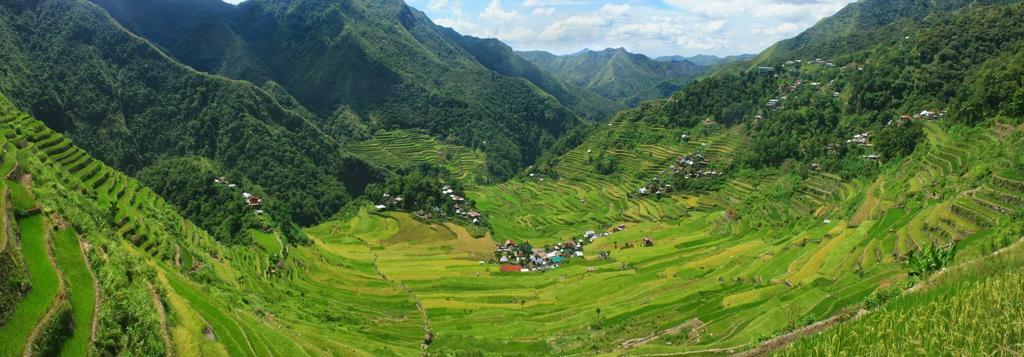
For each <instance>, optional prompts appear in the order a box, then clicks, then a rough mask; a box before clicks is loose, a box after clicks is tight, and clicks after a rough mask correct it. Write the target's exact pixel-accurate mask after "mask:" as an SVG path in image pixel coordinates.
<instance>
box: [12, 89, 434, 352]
mask: <svg viewBox="0 0 1024 357" xmlns="http://www.w3.org/2000/svg"><path fill="white" fill-rule="evenodd" d="M0 99H2V98H0ZM0 107H2V109H3V110H2V113H0V122H2V125H0V126H2V128H0V133H2V135H3V137H2V139H0V141H2V145H3V147H4V157H3V170H4V173H5V177H6V178H5V180H4V181H2V187H3V192H4V194H3V196H2V197H3V203H4V204H3V205H2V208H3V209H2V212H3V215H2V216H3V218H4V219H3V222H4V230H3V233H4V234H3V237H4V240H3V243H4V245H3V247H4V249H3V251H2V254H3V255H2V256H3V258H4V259H3V268H2V269H0V272H2V273H0V277H2V279H3V281H4V282H7V283H5V284H4V285H3V291H2V295H3V296H4V298H5V299H7V300H5V301H12V302H13V303H12V304H11V305H7V304H5V305H4V310H3V315H2V316H4V319H3V320H0V335H2V336H3V338H2V340H3V343H2V344H0V348H2V349H3V351H4V352H3V353H2V354H3V355H17V354H21V353H22V352H24V351H31V354H50V353H58V352H59V353H62V354H65V355H83V354H86V352H87V351H92V352H91V353H99V351H106V352H104V353H118V352H119V351H120V353H132V354H141V355H163V354H180V355H195V354H213V355H225V354H230V355H323V354H328V352H329V351H333V352H342V353H345V354H349V355H360V354H364V355H379V354H381V353H386V352H387V351H392V352H393V353H397V354H403V355H404V354H408V352H409V351H414V350H416V349H418V342H417V341H419V340H420V339H421V337H422V319H419V318H418V316H419V315H418V312H416V309H415V306H414V304H413V303H412V302H411V301H410V300H409V299H408V297H407V295H405V294H404V293H403V292H402V290H401V289H400V288H399V287H398V286H397V285H395V284H391V283H389V282H388V281H386V280H384V279H383V278H382V277H381V276H380V275H378V274H377V272H376V271H375V270H374V269H373V262H372V259H370V258H367V257H363V258H365V259H356V258H348V257H341V256H339V255H337V254H336V253H333V252H330V251H327V250H325V249H323V248H320V247H303V248H295V247H282V246H280V243H279V241H278V242H277V246H276V248H268V247H269V246H270V245H271V244H269V243H270V241H269V239H263V240H259V241H258V243H259V244H258V245H254V246H251V247H224V246H221V245H219V244H217V243H215V242H214V241H213V240H212V239H211V238H210V237H209V235H208V234H207V233H206V232H204V231H202V230H200V229H198V228H196V227H195V226H194V225H192V224H191V223H190V222H188V221H187V220H185V219H183V218H181V216H180V215H178V214H177V213H176V211H175V210H174V208H173V207H171V206H169V205H167V204H166V203H164V202H163V200H162V199H160V198H159V197H157V196H156V195H155V194H153V193H152V191H151V190H149V189H148V188H145V187H143V186H142V185H141V184H140V183H139V182H138V181H135V180H134V179H130V178H128V177H126V176H125V175H124V174H122V173H119V172H117V171H115V170H113V169H111V168H109V167H108V166H106V165H103V164H102V163H100V162H98V161H96V160H95V159H92V158H91V156H89V155H88V154H87V153H85V152H84V151H82V150H81V149H78V148H77V147H75V146H74V145H72V144H71V143H70V142H69V141H68V140H66V139H64V138H63V137H61V136H60V135H59V134H56V133H54V132H53V131H51V130H49V129H48V128H46V127H45V126H43V125H42V124H41V123H40V122H39V121H36V120H35V119H32V118H31V117H28V116H26V115H24V114H21V113H18V112H16V111H14V110H13V109H12V107H11V106H10V105H9V104H7V103H6V102H5V101H3V102H0ZM273 234H276V233H273ZM273 234H270V235H273ZM271 238H273V237H271ZM274 239H275V240H276V239H277V238H274ZM265 249H268V250H275V251H273V252H270V251H265ZM299 261H301V262H302V263H296V262H299ZM132 276H135V277H136V278H135V279H131V277H132ZM19 282H20V283H19ZM243 291H248V292H247V293H242V292H243ZM307 294H309V295H308V297H306V298H301V299H300V298H299V297H300V296H307ZM289 297H292V299H296V300H294V301H296V303H295V304H290V303H284V304H279V303H277V302H280V301H285V300H288V299H289ZM239 298H241V299H242V301H241V302H239ZM300 301H301V303H300ZM272 302H273V303H272ZM265 305H273V307H268V308H263V307H260V306H265ZM242 306H248V307H245V308H243V307H242ZM8 308H10V310H8ZM353 326H364V327H363V328H360V329H356V330H353V329H352V328H353ZM374 336H376V337H374ZM327 341H347V342H327ZM402 341H405V342H402ZM402 351H405V352H402Z"/></svg>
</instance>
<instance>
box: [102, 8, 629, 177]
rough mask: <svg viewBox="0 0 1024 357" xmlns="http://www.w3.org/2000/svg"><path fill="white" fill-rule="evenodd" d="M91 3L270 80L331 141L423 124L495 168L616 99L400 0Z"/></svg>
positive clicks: (198, 58)
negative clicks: (487, 157)
mask: <svg viewBox="0 0 1024 357" xmlns="http://www.w3.org/2000/svg"><path fill="white" fill-rule="evenodd" d="M94 3H96V4H98V5H100V6H101V7H103V8H104V9H106V10H107V11H108V12H109V13H110V14H111V16H113V17H114V18H115V19H116V20H117V21H118V22H119V23H121V24H123V25H124V26H126V27H127V28H128V29H129V30H131V31H132V32H133V33H135V34H138V35H140V36H142V37H144V38H146V39H148V40H150V41H152V42H154V43H155V44H157V45H159V46H160V47H162V48H163V49H166V50H167V52H168V53H169V54H170V55H172V56H174V57H175V58H176V59H178V60H180V61H181V62H182V63H184V64H187V65H189V66H191V67H193V68H195V69H197V70H200V71H204V72H208V73H215V74H219V75H223V76H226V77H229V78H234V79H240V80H245V81H248V82H251V83H254V84H256V85H257V86H260V87H267V86H271V87H273V88H274V89H275V90H274V91H275V92H279V93H280V94H279V96H284V97H286V98H288V99H286V100H284V101H294V102H296V103H298V104H299V105H301V107H302V108H304V109H307V110H308V111H309V112H311V113H313V115H314V116H315V117H316V120H318V121H319V122H320V123H321V125H322V127H323V128H324V129H325V132H326V133H327V134H329V135H331V136H333V137H335V138H336V139H338V140H342V141H344V140H346V139H354V140H364V139H366V138H367V134H368V133H372V132H374V131H376V130H380V129H384V130H392V129H423V130H427V131H428V132H429V133H430V134H431V135H433V136H435V137H437V138H440V139H446V140H449V141H453V142H454V143H457V144H460V145H463V146H468V147H473V148H481V149H483V150H485V151H487V152H489V153H491V157H492V160H491V167H490V169H492V171H494V173H495V174H496V175H497V176H499V177H506V176H508V175H509V174H510V172H512V171H515V170H518V169H520V168H522V167H525V166H526V165H528V164H530V163H531V162H532V160H533V159H535V158H536V156H538V155H539V154H540V151H542V150H543V147H544V144H545V143H547V142H550V141H552V140H554V138H557V137H558V136H560V135H561V133H562V132H564V131H565V130H567V128H569V127H571V126H573V125H575V124H576V123H577V122H578V121H579V120H580V119H583V120H591V121H601V120H606V119H607V118H608V117H610V116H611V115H612V114H613V113H614V112H615V111H617V110H618V109H620V108H621V107H620V106H618V105H616V104H615V103H613V102H611V101H609V100H606V99H604V98H601V97H599V96H597V95H594V94H593V93H590V92H589V91H586V90H581V89H580V88H577V87H574V86H572V85H569V84H566V83H564V82H562V81H559V80H557V79H555V78H554V77H551V76H550V75H548V74H547V73H545V72H543V71H541V70H539V69H538V68H536V67H535V66H533V65H532V64H530V63H529V62H526V61H523V60H521V59H520V58H518V57H517V56H515V55H514V53H513V52H512V50H511V48H509V47H508V46H506V45H505V44H503V43H501V42H499V41H497V40H484V39H477V38H473V37H469V36H463V35H461V34H459V33H457V32H455V31H453V30H451V29H447V28H444V27H441V26H437V25H435V24H434V23H433V22H432V21H431V20H430V19H429V18H427V16H426V15H424V14H423V13H422V12H420V11H418V10H416V9H413V8H411V7H409V6H407V5H406V4H405V3H403V2H402V1H400V0H377V1H368V0H344V1H327V0H300V1H283V0H256V1H246V2H243V3H241V4H239V5H238V6H233V5H229V4H226V3H224V2H222V1H220V0H190V1H173V2H168V1H154V0H144V1H123V0H96V1H94ZM167 14H180V16H168V15H167ZM291 98H294V99H291ZM519 127H522V128H525V129H526V130H517V129H516V128H519ZM484 142H488V143H490V144H487V145H485V144H484Z"/></svg>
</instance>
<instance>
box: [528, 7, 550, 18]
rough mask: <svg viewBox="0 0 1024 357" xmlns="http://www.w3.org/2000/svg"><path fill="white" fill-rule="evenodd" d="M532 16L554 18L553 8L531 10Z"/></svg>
mask: <svg viewBox="0 0 1024 357" xmlns="http://www.w3.org/2000/svg"><path fill="white" fill-rule="evenodd" d="M532 14H533V16H537V17H544V16H554V15H555V8H553V7H538V8H536V9H533V12H532Z"/></svg>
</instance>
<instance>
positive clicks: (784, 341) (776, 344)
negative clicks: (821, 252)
mask: <svg viewBox="0 0 1024 357" xmlns="http://www.w3.org/2000/svg"><path fill="white" fill-rule="evenodd" d="M1018 244H1024V237H1021V239H1020V240H1018V241H1017V242H1016V243H1014V244H1010V245H1009V246H1007V247H1006V248H1003V249H1000V250H998V251H995V252H993V253H992V254H990V255H987V256H982V257H979V258H977V259H975V260H973V261H970V262H967V263H963V264H960V265H959V266H964V265H967V264H974V263H975V262H978V261H981V260H983V259H989V258H991V257H995V256H999V255H1001V254H1003V253H1005V252H1006V251H1008V250H1010V249H1012V248H1013V247H1014V246H1016V245H1018ZM949 271H950V269H943V270H940V271H938V272H936V273H935V274H932V275H931V276H929V277H928V279H927V280H925V281H923V282H921V283H919V284H917V285H915V286H913V287H911V288H910V289H907V291H905V292H904V295H906V294H912V293H915V292H918V291H922V290H927V289H929V288H931V287H932V286H934V285H935V283H936V282H937V281H938V280H939V278H941V277H942V276H944V275H946V274H947V273H948V272H949ZM871 312H872V311H868V310H864V309H860V310H857V312H855V313H845V314H844V313H840V314H838V315H835V316H832V317H830V318H828V319H826V320H822V321H818V322H816V323H813V324H811V325H809V326H807V327H804V328H801V329H798V330H796V331H793V332H790V333H787V334H785V335H782V336H778V337H776V338H773V339H771V340H768V341H765V342H764V343H761V344H760V345H758V346H757V347H756V348H754V349H752V350H749V351H746V352H742V353H740V354H737V356H763V355H767V354H768V353H769V352H772V351H774V350H777V349H779V348H782V347H785V346H786V345H788V344H790V343H792V342H793V341H796V340H797V339H799V338H801V337H804V336H809V335H813V334H816V333H818V332H821V331H823V330H825V329H827V328H829V327H832V326H834V325H836V324H838V323H842V322H846V321H848V320H856V319H859V318H861V317H863V316H864V315H867V314H869V313H871Z"/></svg>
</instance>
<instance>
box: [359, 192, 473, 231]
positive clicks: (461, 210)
mask: <svg viewBox="0 0 1024 357" xmlns="http://www.w3.org/2000/svg"><path fill="white" fill-rule="evenodd" d="M440 192H441V194H442V195H443V196H444V197H445V199H446V200H448V201H449V202H450V203H451V205H450V206H451V212H450V213H444V212H442V211H443V209H442V208H441V207H439V206H438V207H434V209H433V212H432V213H430V212H425V211H422V210H421V211H419V212H417V214H419V215H420V216H422V217H424V218H428V219H430V218H434V215H435V214H437V215H445V216H449V215H455V216H457V217H461V218H463V219H466V220H468V221H472V222H473V223H474V224H480V223H481V220H482V219H483V214H481V213H480V212H477V211H476V210H473V209H472V207H470V205H471V203H470V202H469V201H467V200H466V198H465V197H464V196H462V194H461V193H459V192H456V191H455V189H454V188H452V186H450V185H444V186H443V187H441V189H440ZM404 201H405V199H404V198H402V197H401V196H392V195H391V194H388V193H385V194H384V195H383V197H381V203H378V204H377V205H374V206H373V207H374V208H376V209H377V210H378V211H384V210H387V209H389V208H392V207H397V206H401V205H402V203H403V202H404ZM445 207H447V205H446V206H445Z"/></svg>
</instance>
